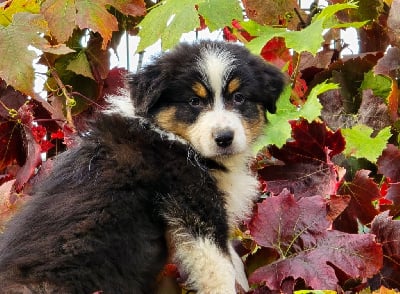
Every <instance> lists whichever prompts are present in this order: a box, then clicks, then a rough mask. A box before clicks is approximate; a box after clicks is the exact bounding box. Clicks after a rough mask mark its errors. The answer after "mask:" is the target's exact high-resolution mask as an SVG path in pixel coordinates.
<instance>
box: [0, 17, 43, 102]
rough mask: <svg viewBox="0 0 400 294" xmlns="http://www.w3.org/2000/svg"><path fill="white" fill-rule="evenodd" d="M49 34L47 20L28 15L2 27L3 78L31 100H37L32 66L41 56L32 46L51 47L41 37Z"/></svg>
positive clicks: (0, 35)
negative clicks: (34, 97)
mask: <svg viewBox="0 0 400 294" xmlns="http://www.w3.org/2000/svg"><path fill="white" fill-rule="evenodd" d="M46 32H47V24H46V22H45V21H44V19H43V17H42V16H41V15H39V14H31V13H27V12H23V13H17V14H15V15H14V16H13V20H12V22H11V24H9V25H8V26H6V27H3V26H0V56H2V58H0V77H1V78H2V79H3V80H5V81H6V83H7V84H9V85H11V86H13V87H14V88H15V89H17V90H19V91H21V92H22V93H25V94H27V95H30V96H34V92H33V82H34V69H33V66H32V63H33V60H34V59H35V58H36V57H37V55H36V53H35V52H34V51H32V50H29V49H28V46H30V45H31V46H34V47H36V48H41V47H46V46H48V42H47V41H46V40H45V39H44V38H42V37H41V36H40V33H43V34H44V33H46Z"/></svg>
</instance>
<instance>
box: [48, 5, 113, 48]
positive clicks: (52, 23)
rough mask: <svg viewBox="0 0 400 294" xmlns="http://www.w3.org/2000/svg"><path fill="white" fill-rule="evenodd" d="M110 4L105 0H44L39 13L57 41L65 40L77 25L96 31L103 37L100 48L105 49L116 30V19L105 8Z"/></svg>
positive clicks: (62, 41)
mask: <svg viewBox="0 0 400 294" xmlns="http://www.w3.org/2000/svg"><path fill="white" fill-rule="evenodd" d="M112 4H113V3H112V1H107V0H96V1H95V0H46V1H45V2H44V3H43V4H42V6H41V13H42V14H43V15H44V17H45V19H46V20H47V22H48V24H49V28H50V30H51V33H52V35H53V36H54V37H55V38H56V39H57V41H58V42H60V43H64V42H66V41H67V40H68V39H69V38H70V37H71V36H72V32H73V31H74V29H75V28H76V27H79V28H80V29H90V30H92V31H93V32H98V33H99V34H100V35H101V36H102V37H103V43H102V49H105V48H106V47H107V44H108V42H109V41H110V40H111V37H112V32H114V31H117V30H118V21H117V19H116V18H115V17H114V16H113V15H112V14H110V13H109V12H108V11H107V8H106V7H107V5H112Z"/></svg>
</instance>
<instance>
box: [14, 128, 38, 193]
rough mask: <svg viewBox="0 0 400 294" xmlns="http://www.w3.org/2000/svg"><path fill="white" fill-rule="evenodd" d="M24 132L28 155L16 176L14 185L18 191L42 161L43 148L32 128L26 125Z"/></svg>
mask: <svg viewBox="0 0 400 294" xmlns="http://www.w3.org/2000/svg"><path fill="white" fill-rule="evenodd" d="M24 133H25V136H24V137H25V139H24V146H25V148H26V150H25V153H26V154H27V157H26V161H25V163H24V165H23V166H22V167H21V169H20V170H19V171H18V173H17V175H16V177H15V183H14V186H15V190H16V191H17V192H19V191H21V190H22V188H23V186H24V185H25V184H26V183H27V182H28V180H29V179H30V178H31V177H32V175H33V174H34V173H35V169H36V168H37V167H38V166H39V165H40V164H41V163H42V157H41V148H40V145H39V144H38V143H37V142H36V140H35V138H34V136H33V134H32V131H31V129H30V128H29V127H27V126H24Z"/></svg>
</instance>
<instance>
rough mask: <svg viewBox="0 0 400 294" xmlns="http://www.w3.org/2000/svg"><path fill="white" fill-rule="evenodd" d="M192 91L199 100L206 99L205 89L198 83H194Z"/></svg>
mask: <svg viewBox="0 0 400 294" xmlns="http://www.w3.org/2000/svg"><path fill="white" fill-rule="evenodd" d="M192 90H193V91H194V93H195V94H196V95H197V96H199V97H200V98H207V95H208V93H207V89H206V87H204V86H203V85H202V84H201V83H199V82H196V83H194V84H193V86H192Z"/></svg>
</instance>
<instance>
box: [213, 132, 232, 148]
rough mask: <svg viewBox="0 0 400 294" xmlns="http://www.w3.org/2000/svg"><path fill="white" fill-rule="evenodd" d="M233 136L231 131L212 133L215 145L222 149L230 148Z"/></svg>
mask: <svg viewBox="0 0 400 294" xmlns="http://www.w3.org/2000/svg"><path fill="white" fill-rule="evenodd" d="M234 136H235V133H234V131H232V130H231V129H223V130H218V131H215V132H214V133H213V137H214V141H215V143H216V144H217V146H218V147H222V148H226V147H229V146H231V145H232V142H233V139H234Z"/></svg>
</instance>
